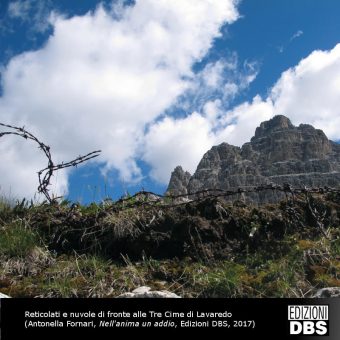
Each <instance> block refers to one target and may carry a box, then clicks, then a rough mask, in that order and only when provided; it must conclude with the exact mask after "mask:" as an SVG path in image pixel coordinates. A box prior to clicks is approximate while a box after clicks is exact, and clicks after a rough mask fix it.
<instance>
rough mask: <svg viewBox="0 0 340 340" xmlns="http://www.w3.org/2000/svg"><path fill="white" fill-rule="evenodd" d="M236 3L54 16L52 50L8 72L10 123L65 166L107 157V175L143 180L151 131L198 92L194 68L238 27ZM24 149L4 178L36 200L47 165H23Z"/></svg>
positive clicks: (152, 4)
mask: <svg viewBox="0 0 340 340" xmlns="http://www.w3.org/2000/svg"><path fill="white" fill-rule="evenodd" d="M236 3H237V1H233V0H225V1H215V0H185V1H183V0H172V1H168V0H143V1H141V0H139V1H136V4H135V5H134V6H131V7H127V8H124V9H123V10H122V9H121V6H120V7H119V8H118V9H117V10H116V11H114V10H113V12H114V15H113V16H112V15H111V13H109V12H107V11H105V10H104V9H103V8H102V7H98V9H97V10H96V11H94V12H89V13H87V14H86V15H84V16H76V17H72V18H65V17H62V16H59V15H56V14H55V15H54V17H53V18H52V19H51V21H50V24H51V25H52V26H53V29H54V32H53V35H52V36H50V38H49V39H48V41H47V43H46V45H45V46H44V47H43V48H42V49H40V50H38V51H33V52H26V53H23V54H21V55H18V56H16V57H14V58H12V59H11V60H10V62H9V63H8V65H7V66H6V68H5V69H4V71H3V72H2V85H3V96H2V98H0V116H1V121H3V122H6V123H12V124H14V125H25V126H26V127H27V129H29V130H31V131H32V132H33V133H35V134H36V135H37V136H38V137H39V138H40V139H41V140H42V141H44V142H46V143H47V144H50V146H51V147H52V152H53V154H54V155H55V157H56V161H61V160H65V161H67V160H69V159H70V158H74V157H75V156H78V155H79V153H86V152H88V151H92V150H95V149H98V148H101V149H102V150H103V153H102V156H101V159H100V161H101V162H105V163H106V168H107V169H113V168H114V169H118V170H119V171H120V175H121V177H122V178H125V180H126V181H133V180H136V179H138V178H140V177H141V171H140V169H139V168H138V166H137V164H136V156H137V153H138V152H139V151H140V145H141V143H142V142H143V133H144V129H145V126H146V125H147V124H150V122H152V121H154V120H155V119H156V118H157V117H159V115H161V114H162V113H163V112H164V110H165V109H167V108H168V107H170V106H171V105H172V104H173V103H174V102H175V101H176V98H177V97H178V96H179V95H181V94H183V92H184V91H185V90H186V89H187V88H188V87H189V85H190V82H192V81H193V80H194V74H193V72H192V66H193V64H194V63H195V62H197V61H199V60H201V58H202V57H204V55H205V54H206V53H207V52H208V50H209V49H210V47H211V46H212V43H213V40H214V39H215V38H216V37H218V36H220V28H221V27H222V26H223V25H224V24H225V23H232V22H234V21H235V20H236V19H237V18H238V13H237V10H236ZM23 13H25V11H24V12H23ZM12 14H13V15H19V14H20V11H19V9H18V8H15V7H13V8H12ZM117 16H118V19H117ZM192 117H194V116H192ZM192 119H193V120H194V121H193V124H196V123H197V124H198V122H199V117H198V118H195V119H194V118H192ZM201 128H202V129H203V127H201ZM2 142H3V141H1V143H2ZM22 143H24V142H22V141H17V140H15V139H10V140H9V141H7V142H6V150H7V152H8V154H7V156H6V157H7V158H6V167H4V166H2V167H1V174H0V175H1V179H2V180H1V182H2V183H4V184H3V185H2V187H7V188H8V187H9V186H10V187H11V188H12V193H13V194H15V195H20V196H22V195H26V196H28V195H33V193H34V192H35V189H36V186H37V182H36V171H37V170H38V169H40V168H41V167H42V166H41V165H42V164H43V162H44V161H42V160H41V156H40V154H39V153H37V152H36V150H34V149H32V150H31V151H30V149H29V148H28V149H27V150H26V151H25V155H24V156H22V155H21V154H20V148H21V145H22ZM9 150H10V151H9ZM3 152H5V150H3ZM19 154H20V156H19ZM2 164H4V163H3V162H2ZM27 164H29V165H27ZM43 166H44V164H43ZM33 169H35V171H32V170H33ZM58 176H59V177H58V181H57V183H56V185H55V188H54V190H55V191H57V192H63V191H64V190H65V187H66V185H67V172H65V171H64V172H60V173H59V175H58Z"/></svg>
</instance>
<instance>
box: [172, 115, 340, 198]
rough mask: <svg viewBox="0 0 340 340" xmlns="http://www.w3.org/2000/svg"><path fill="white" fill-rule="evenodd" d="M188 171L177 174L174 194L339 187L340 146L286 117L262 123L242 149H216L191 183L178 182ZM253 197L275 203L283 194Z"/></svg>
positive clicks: (308, 127) (261, 194)
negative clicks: (266, 187)
mask: <svg viewBox="0 0 340 340" xmlns="http://www.w3.org/2000/svg"><path fill="white" fill-rule="evenodd" d="M176 169H178V168H176ZM176 169H175V171H174V173H175V172H176ZM177 171H178V170H177ZM182 172H183V173H184V171H183V170H182V168H181V176H174V173H173V176H171V180H170V183H169V187H168V190H170V189H171V190H172V192H181V193H186V192H191V193H193V192H196V191H199V190H203V189H216V188H217V189H226V190H233V189H237V188H239V187H252V186H259V185H262V184H271V183H272V184H279V185H283V184H285V183H288V184H290V185H292V186H293V187H297V188H300V187H304V186H307V187H323V186H329V187H339V186H340V145H339V144H336V143H334V142H332V141H330V140H328V138H327V137H326V135H325V134H324V133H323V131H321V130H318V129H315V128H314V127H313V126H311V125H307V124H301V125H300V126H298V127H296V126H294V125H293V124H292V123H291V122H290V120H289V119H288V118H287V117H285V116H281V115H280V116H275V117H274V118H272V119H271V120H269V121H266V122H263V123H261V125H260V126H259V127H258V128H257V129H256V131H255V136H254V137H253V138H251V141H250V142H248V143H245V144H244V145H243V146H242V147H241V148H240V147H236V146H232V145H229V144H227V143H222V144H220V145H218V146H214V147H212V148H211V150H209V151H208V152H207V153H206V154H205V155H204V156H203V158H202V160H201V161H200V163H199V165H198V167H197V170H196V172H195V173H194V175H193V176H191V177H190V178H189V180H188V177H185V180H182V181H180V180H178V178H183V175H182ZM187 176H188V175H187ZM187 180H188V181H187ZM186 183H187V184H186ZM176 190H177V191H176ZM247 198H248V199H249V200H250V201H253V202H255V203H264V202H275V201H277V200H279V199H280V198H282V195H281V194H280V193H276V192H272V191H268V192H262V193H259V194H249V195H248V197H247Z"/></svg>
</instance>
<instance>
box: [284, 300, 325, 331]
mask: <svg viewBox="0 0 340 340" xmlns="http://www.w3.org/2000/svg"><path fill="white" fill-rule="evenodd" d="M288 320H289V334H290V335H328V328H329V321H328V305H305V306H301V305H295V306H288Z"/></svg>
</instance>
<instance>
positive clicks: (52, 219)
mask: <svg viewBox="0 0 340 340" xmlns="http://www.w3.org/2000/svg"><path fill="white" fill-rule="evenodd" d="M136 203H140V202H135V201H132V202H129V201H127V202H124V204H122V203H115V202H106V203H105V204H101V205H97V204H91V205H90V206H70V205H69V204H68V203H67V202H63V203H61V204H58V205H47V204H42V205H36V206H33V205H31V206H30V205H27V204H25V203H24V202H23V203H21V204H17V205H16V206H14V207H11V206H9V205H8V204H7V203H6V202H4V201H3V202H1V203H0V291H1V292H3V293H5V294H8V295H10V296H13V297H36V296H39V297H114V296H117V295H119V294H121V293H122V292H126V291H131V290H132V289H134V288H136V287H138V286H141V285H148V286H150V287H152V288H154V289H167V290H169V291H172V292H175V293H177V294H179V295H181V296H183V297H304V296H311V295H312V294H313V293H314V292H315V291H316V289H318V288H322V287H326V286H340V228H339V225H340V224H339V221H340V199H339V196H338V195H333V196H332V195H327V196H320V197H317V198H316V199H315V200H313V202H312V203H313V209H316V211H317V212H318V216H320V220H322V222H323V224H324V230H325V231H326V233H327V237H325V236H324V235H323V233H322V232H321V231H320V230H318V228H317V227H316V226H315V221H313V219H311V218H310V216H309V215H308V211H307V210H306V209H307V208H306V205H305V203H304V201H303V199H301V200H300V201H298V202H295V203H294V204H293V203H292V202H283V203H281V204H278V205H271V206H266V207H261V208H254V207H248V206H246V205H242V204H239V203H237V204H234V205H231V204H230V203H227V202H220V201H218V202H217V203H218V206H222V207H223V210H222V211H223V213H224V214H225V216H223V214H222V215H221V214H217V213H216V211H215V215H216V216H215V215H214V209H213V208H216V204H217V203H216V200H212V201H209V200H208V201H205V202H203V203H202V202H200V203H197V204H196V203H188V204H187V205H183V206H180V207H175V208H167V207H163V206H160V205H157V204H156V205H152V206H151V207H149V206H148V205H147V206H144V205H140V204H136ZM219 211H221V210H219ZM155 216H156V217H155ZM169 221H170V222H169ZM190 223H193V225H194V227H193V228H191V229H190V228H189V231H188V233H187V234H185V233H183V234H181V233H179V234H178V230H177V229H178V228H184V229H185V226H186V225H187V224H188V225H189V224H190ZM183 226H184V227H183ZM196 226H197V227H196ZM176 228H177V229H176ZM219 229H221V230H219ZM174 230H175V231H176V233H175V232H174ZM193 231H195V232H196V233H197V235H198V236H197V237H196V238H195V236H192V233H193ZM252 232H254V233H255V234H254V236H253V237H250V236H249V235H250V233H252ZM155 235H156V236H155ZM159 235H161V236H162V237H160V236H159ZM188 235H190V238H189V236H188ZM216 235H217V236H216ZM221 235H222V236H221ZM225 235H226V236H225ZM176 237H177V238H176ZM214 237H215V238H214ZM181 238H184V239H185V240H186V242H183V243H179V241H178V240H179V239H181ZM164 239H166V240H168V239H170V240H172V241H171V242H173V244H174V245H175V246H174V248H175V249H177V250H178V256H177V257H176V256H174V255H176V253H171V257H170V256H169V257H168V258H167V257H166V256H165V255H164V254H165V253H164V252H163V251H162V249H163V248H164V246H163V245H167V247H169V242H168V241H166V242H167V243H164V242H165V241H164ZM229 239H231V242H230V243H228V242H227V241H226V240H229ZM150 240H151V241H150ZM150 242H151V243H150ZM162 242H163V243H162ZM227 243H228V244H227ZM156 244H161V245H160V247H159V249H158V248H157V247H156V246H155V245H156ZM171 245H172V244H170V248H171ZM224 245H225V248H223V247H224ZM124 247H126V248H124ZM214 247H215V248H214ZM156 248H157V249H158V250H157V251H158V252H153V251H154V249H156ZM112 249H113V250H115V249H118V250H117V251H113V250H112ZM125 249H126V252H124V250H125ZM129 249H138V251H139V253H138V254H139V256H138V254H137V255H136V253H134V254H133V256H131V254H130V251H129ZM141 249H142V251H141ZM221 249H222V251H221ZM144 250H145V251H144ZM117 254H118V255H117ZM169 254H170V253H169ZM132 258H133V260H131V259H132Z"/></svg>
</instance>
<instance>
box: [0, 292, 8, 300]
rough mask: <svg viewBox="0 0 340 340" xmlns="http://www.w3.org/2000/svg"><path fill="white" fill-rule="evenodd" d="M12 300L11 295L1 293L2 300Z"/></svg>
mask: <svg viewBox="0 0 340 340" xmlns="http://www.w3.org/2000/svg"><path fill="white" fill-rule="evenodd" d="M8 298H10V296H9V295H6V294H3V293H0V299H8Z"/></svg>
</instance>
